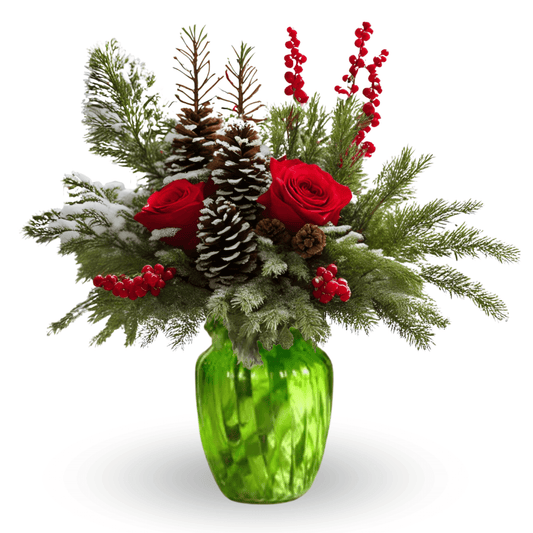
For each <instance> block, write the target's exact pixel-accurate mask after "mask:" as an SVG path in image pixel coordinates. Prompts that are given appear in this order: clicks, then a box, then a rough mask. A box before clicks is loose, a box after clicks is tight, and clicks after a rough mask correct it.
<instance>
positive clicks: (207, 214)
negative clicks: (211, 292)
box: [196, 196, 257, 289]
mask: <svg viewBox="0 0 533 533" xmlns="http://www.w3.org/2000/svg"><path fill="white" fill-rule="evenodd" d="M204 205H205V207H204V209H202V210H201V211H200V218H199V221H198V230H199V231H198V238H199V239H200V244H199V245H198V246H197V247H196V250H197V251H198V253H199V254H200V256H199V257H198V259H197V260H196V268H197V270H199V271H200V272H203V273H204V275H205V276H206V277H207V278H208V280H209V287H210V288H211V289H217V288H219V287H225V286H229V285H231V284H233V283H235V282H243V281H245V280H246V279H248V277H249V274H250V273H251V272H252V271H253V270H254V269H255V267H256V260H257V252H256V246H257V245H256V242H255V240H254V236H255V234H254V233H253V231H252V227H251V226H250V224H249V223H248V222H247V221H246V220H244V218H243V216H242V214H241V213H240V211H239V209H238V208H237V206H236V205H235V204H233V203H231V202H229V201H228V200H225V199H224V197H222V196H218V197H217V198H216V199H215V200H213V199H212V198H207V199H206V200H204Z"/></svg>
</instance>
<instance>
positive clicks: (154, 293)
mask: <svg viewBox="0 0 533 533" xmlns="http://www.w3.org/2000/svg"><path fill="white" fill-rule="evenodd" d="M150 292H151V293H152V294H153V295H154V296H159V293H160V292H161V289H150Z"/></svg>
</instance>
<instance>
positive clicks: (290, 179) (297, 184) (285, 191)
mask: <svg viewBox="0 0 533 533" xmlns="http://www.w3.org/2000/svg"><path fill="white" fill-rule="evenodd" d="M270 172H271V174H272V184H271V185H270V188H269V189H268V191H267V192H266V193H264V194H262V195H261V196H260V197H259V198H258V199H257V202H258V203H260V204H262V205H264V206H266V209H265V210H264V212H263V216H264V217H266V218H277V219H278V220H281V222H283V224H285V227H286V228H287V229H288V230H289V231H291V232H292V233H296V232H298V230H299V229H300V228H301V227H302V226H304V225H305V224H316V225H318V226H324V225H325V224H327V223H328V222H332V223H333V224H335V225H336V224H337V222H338V221H339V216H340V212H341V209H342V208H343V207H344V206H346V205H347V204H348V203H349V202H350V200H351V199H352V191H351V190H350V189H349V188H348V187H346V186H345V185H341V184H340V183H338V182H337V181H335V180H334V179H333V178H332V177H331V175H330V174H328V173H327V172H324V171H323V170H322V169H321V168H320V167H319V166H318V165H308V164H307V163H302V162H301V161H300V160H299V159H286V160H285V161H278V160H276V159H274V158H271V159H270Z"/></svg>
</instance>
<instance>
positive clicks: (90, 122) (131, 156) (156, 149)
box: [83, 39, 174, 182]
mask: <svg viewBox="0 0 533 533" xmlns="http://www.w3.org/2000/svg"><path fill="white" fill-rule="evenodd" d="M87 71H88V75H87V78H86V80H85V87H86V92H85V100H84V102H83V114H84V117H83V123H84V124H85V125H86V126H87V128H88V131H87V134H86V136H85V138H86V140H87V142H88V143H89V144H91V145H92V146H91V148H90V151H91V152H93V153H95V154H98V155H102V156H109V157H111V158H112V159H113V160H114V162H115V163H117V164H119V165H120V166H124V167H129V168H131V169H133V171H134V172H143V173H145V174H146V176H145V177H146V178H147V179H148V181H149V182H151V181H155V182H158V179H160V178H161V177H162V176H164V170H163V168H162V166H163V162H162V160H163V158H164V156H163V154H162V153H161V150H163V151H164V149H165V148H166V146H167V142H166V141H165V137H166V135H167V134H168V132H169V131H170V130H171V129H172V127H173V125H174V124H173V122H172V121H171V120H170V119H168V118H165V117H164V114H163V108H164V107H166V106H163V108H160V107H159V105H158V101H159V96H158V95H157V94H152V95H148V94H147V90H148V89H150V88H151V87H152V86H153V84H154V83H155V77H154V75H153V74H151V73H148V72H146V70H145V68H144V64H143V63H141V62H140V61H139V60H137V59H132V58H131V57H130V56H128V55H127V54H126V53H125V52H124V51H123V50H121V49H120V47H119V45H118V43H117V41H116V40H114V39H113V40H111V41H109V42H108V43H106V44H105V48H94V49H93V50H91V52H90V56H89V62H88V65H87Z"/></svg>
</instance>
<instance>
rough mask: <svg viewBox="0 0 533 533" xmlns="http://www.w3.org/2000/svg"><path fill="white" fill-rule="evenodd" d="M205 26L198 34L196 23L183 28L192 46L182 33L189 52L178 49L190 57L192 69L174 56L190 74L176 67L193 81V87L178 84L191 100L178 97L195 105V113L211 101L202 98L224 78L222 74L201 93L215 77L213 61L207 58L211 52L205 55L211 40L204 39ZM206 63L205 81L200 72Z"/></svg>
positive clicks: (179, 90) (186, 103)
mask: <svg viewBox="0 0 533 533" xmlns="http://www.w3.org/2000/svg"><path fill="white" fill-rule="evenodd" d="M204 28H205V26H204V27H203V28H202V29H201V30H200V33H199V34H198V35H196V25H194V26H193V27H192V28H190V27H189V29H188V30H186V29H185V28H182V30H183V31H184V32H185V35H186V36H187V38H188V39H189V41H190V44H191V46H190V47H189V45H188V44H187V42H186V41H185V39H184V38H183V36H182V35H180V37H181V40H182V41H183V43H184V44H185V47H186V48H187V50H188V51H189V53H187V52H186V51H185V50H183V49H180V48H177V49H176V50H177V51H178V52H180V53H181V54H182V55H184V56H185V57H186V58H187V59H188V61H190V63H191V66H192V70H189V69H186V68H185V67H184V66H183V64H182V63H181V62H180V61H179V59H178V58H177V57H175V58H174V59H175V60H176V61H178V63H179V64H180V65H181V67H182V68H183V69H184V70H187V72H188V73H189V75H188V74H185V72H183V71H182V70H180V69H179V68H177V67H174V68H175V69H176V70H177V71H179V72H181V73H182V74H184V75H185V76H186V77H187V78H189V79H190V80H191V81H192V82H193V87H192V88H191V87H187V86H185V85H182V84H179V83H177V84H176V85H177V86H178V89H177V90H178V92H181V93H182V94H184V95H185V96H186V97H187V98H189V99H190V101H189V102H186V101H184V100H182V99H181V98H180V97H179V95H177V94H176V98H177V99H178V100H179V101H180V102H181V103H182V104H185V105H189V106H192V107H194V111H195V113H198V110H199V109H200V108H201V107H202V106H204V105H207V104H208V103H209V99H207V100H203V101H202V99H203V98H205V97H206V96H207V94H208V93H209V91H211V89H213V87H214V86H215V85H216V84H217V83H218V82H219V81H220V80H221V79H222V76H221V77H220V78H218V79H217V80H216V81H215V83H213V85H211V87H210V88H209V89H207V90H206V91H204V93H203V94H200V91H201V90H202V89H203V87H204V86H205V85H206V84H207V83H208V82H209V80H210V79H211V78H213V77H214V74H211V62H210V61H209V60H208V59H207V56H208V55H209V52H207V53H205V55H203V54H204V52H205V49H206V48H207V45H208V44H209V41H207V42H205V43H204V41H205V40H206V39H207V34H204ZM202 44H203V45H204V46H203V48H202ZM206 65H207V75H206V77H205V79H204V80H203V81H200V78H199V76H200V72H201V71H202V69H203V68H204V67H205V66H206ZM186 90H187V91H189V92H190V93H191V95H192V96H189V95H187V93H185V91H186Z"/></svg>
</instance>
